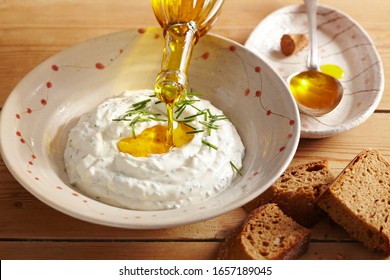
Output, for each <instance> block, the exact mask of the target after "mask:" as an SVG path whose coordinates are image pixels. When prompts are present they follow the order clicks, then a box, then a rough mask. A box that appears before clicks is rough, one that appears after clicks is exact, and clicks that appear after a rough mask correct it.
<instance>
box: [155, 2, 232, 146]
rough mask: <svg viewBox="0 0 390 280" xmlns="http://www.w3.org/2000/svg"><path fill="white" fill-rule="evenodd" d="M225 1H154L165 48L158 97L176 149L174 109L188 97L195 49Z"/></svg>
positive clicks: (158, 81) (156, 86)
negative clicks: (162, 105)
mask: <svg viewBox="0 0 390 280" xmlns="http://www.w3.org/2000/svg"><path fill="white" fill-rule="evenodd" d="M223 1H224V0H152V7H153V11H154V14H155V16H156V18H157V20H158V22H159V24H160V25H161V26H162V28H163V29H164V38H165V46H164V50H163V57H162V63H161V70H160V72H159V73H158V75H157V79H156V84H155V88H154V91H155V94H156V96H157V97H158V98H159V99H160V100H161V101H163V102H164V103H165V104H166V106H167V114H168V128H167V134H166V142H167V143H166V144H167V145H169V146H173V106H174V104H175V102H177V101H179V100H182V99H184V98H185V97H186V94H187V86H188V68H189V64H190V60H191V55H192V50H193V48H194V46H195V44H196V43H197V41H198V40H199V38H200V37H202V36H203V35H205V34H206V33H207V32H208V31H209V30H210V28H211V26H212V25H213V23H214V22H215V21H216V19H217V18H218V15H219V11H220V9H221V6H222V4H223Z"/></svg>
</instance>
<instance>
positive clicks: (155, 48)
mask: <svg viewBox="0 0 390 280" xmlns="http://www.w3.org/2000/svg"><path fill="white" fill-rule="evenodd" d="M162 47H163V38H162V35H161V31H160V29H159V28H150V29H141V30H130V31H124V32H119V33H114V34H109V35H106V36H103V37H98V38H95V39H92V40H89V41H86V42H83V43H80V44H78V45H76V46H74V47H71V48H69V49H66V50H64V51H62V52H61V53H58V54H57V55H55V56H53V57H51V58H50V59H48V60H47V61H45V62H43V63H42V64H41V65H39V66H38V67H36V68H35V69H34V70H33V71H31V72H30V73H29V74H28V75H27V76H26V77H25V78H24V79H23V80H22V81H21V82H20V83H19V84H18V85H17V87H16V88H15V89H14V91H13V92H12V93H11V94H10V96H9V98H8V100H7V102H6V104H5V105H4V107H3V110H2V116H1V130H0V132H1V153H2V157H3V159H4V161H5V163H6V165H7V167H8V168H9V170H10V172H11V173H12V174H13V176H14V177H15V178H16V179H17V180H18V181H19V182H20V183H21V184H22V185H23V186H24V187H25V188H26V189H27V190H28V191H29V192H31V193H32V194H33V195H34V196H36V197H37V198H38V199H40V200H41V201H43V202H44V203H46V204H48V205H50V206H51V207H53V208H55V209H57V210H59V211H61V212H64V213H66V214H68V215H70V216H73V217H76V218H79V219H81V220H85V221H89V222H93V223H98V224H104V225H110V226H117V227H124V228H140V229H141V228H163V227H170V226H175V225H180V224H186V223H192V222H197V221H201V220H205V219H208V218H211V217H214V216H217V215H220V214H223V213H225V212H227V211H230V210H233V209H235V208H237V207H240V206H242V205H243V204H245V203H246V202H249V201H250V200H251V199H253V198H255V197H256V196H258V195H259V194H260V193H262V192H263V191H264V190H266V189H267V188H268V187H269V186H270V185H271V184H272V183H273V182H274V181H275V180H276V179H277V178H278V177H279V176H280V175H281V174H282V172H283V171H284V170H285V169H286V167H287V166H288V164H289V163H290V161H291V159H292V158H293V156H294V154H295V151H296V148H297V145H298V141H299V137H300V130H299V128H300V122H299V114H298V110H297V108H296V105H295V102H294V100H293V98H292V96H291V95H290V93H289V91H288V89H287V87H286V86H285V84H284V83H283V81H282V79H281V78H280V77H279V76H278V75H277V74H276V73H275V72H274V71H273V70H272V69H271V68H270V67H269V66H268V65H267V64H266V63H264V61H262V60H261V59H260V58H259V57H257V56H256V55H254V54H253V53H252V52H250V51H248V50H247V49H246V48H244V47H243V46H241V45H239V44H237V43H235V42H233V41H230V40H227V39H224V38H221V37H218V36H215V35H207V36H205V37H203V38H202V39H201V40H200V41H199V43H198V45H197V46H196V48H195V52H194V54H193V59H192V62H191V66H190V77H189V79H190V88H191V90H193V91H196V92H201V93H203V94H204V95H203V98H205V99H209V100H210V101H211V102H212V103H213V104H214V105H216V106H217V107H219V108H220V109H222V110H223V111H224V113H225V114H226V115H227V116H228V117H229V118H230V119H231V121H232V122H233V123H234V125H235V126H236V128H237V130H238V132H239V134H240V136H241V138H242V140H243V142H244V145H245V146H246V156H245V158H244V162H243V168H242V173H243V176H238V177H237V178H236V179H235V181H234V182H233V184H232V185H231V186H230V187H229V188H228V189H227V190H226V191H224V192H222V193H221V194H220V195H218V196H216V197H213V198H211V199H209V200H208V201H205V202H203V203H199V204H195V205H192V206H188V207H183V208H179V209H174V210H164V211H134V210H127V209H121V208H117V207H113V206H110V205H107V204H104V203H101V202H98V201H96V200H93V199H91V198H90V197H88V196H86V195H84V194H82V193H81V192H79V191H78V190H77V189H75V188H74V187H72V186H71V185H70V184H69V182H68V179H67V175H66V173H65V171H64V164H63V150H64V146H65V143H66V139H67V134H68V132H69V129H70V128H71V127H72V126H73V125H74V124H75V122H76V121H77V120H78V118H79V117H80V116H81V115H82V114H83V113H85V112H87V111H89V110H91V109H93V108H94V107H95V106H96V105H98V104H99V103H101V102H102V101H103V100H104V99H106V98H108V97H111V96H113V95H117V94H119V93H121V92H123V91H125V90H132V89H144V88H152V87H153V85H154V80H155V77H156V74H157V72H158V70H159V66H160V62H161V52H162Z"/></svg>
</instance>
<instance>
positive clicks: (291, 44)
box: [280, 34, 308, 56]
mask: <svg viewBox="0 0 390 280" xmlns="http://www.w3.org/2000/svg"><path fill="white" fill-rule="evenodd" d="M307 45H308V39H307V36H306V35H305V34H284V35H283V36H282V38H281V40H280V50H281V51H282V53H283V54H284V55H285V56H290V55H292V54H295V53H297V52H299V51H300V50H302V49H303V48H305V47H306V46H307Z"/></svg>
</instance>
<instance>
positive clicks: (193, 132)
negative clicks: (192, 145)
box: [186, 129, 204, 134]
mask: <svg viewBox="0 0 390 280" xmlns="http://www.w3.org/2000/svg"><path fill="white" fill-rule="evenodd" d="M200 132H204V130H203V129H198V130H193V131H187V132H186V134H195V133H200Z"/></svg>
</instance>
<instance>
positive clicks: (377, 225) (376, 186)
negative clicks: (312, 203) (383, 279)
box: [318, 149, 390, 254]
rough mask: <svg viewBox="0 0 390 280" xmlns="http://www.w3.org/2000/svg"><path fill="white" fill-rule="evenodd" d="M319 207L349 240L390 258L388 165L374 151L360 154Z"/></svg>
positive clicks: (337, 179)
mask: <svg viewBox="0 0 390 280" xmlns="http://www.w3.org/2000/svg"><path fill="white" fill-rule="evenodd" d="M318 205H319V206H320V207H321V208H322V209H324V211H326V212H327V213H328V214H329V216H330V217H331V218H332V220H334V221H335V222H336V223H337V224H339V225H341V226H342V227H343V228H344V229H345V230H346V231H347V232H348V233H349V234H350V235H351V237H354V238H356V239H357V240H360V241H361V242H363V243H364V245H365V246H366V247H368V248H369V249H371V250H383V251H384V252H386V253H388V254H390V217H389V216H390V163H389V162H388V161H387V160H386V159H385V158H384V157H383V156H382V155H381V154H380V153H379V152H378V151H377V150H374V149H368V150H364V151H362V152H361V153H359V154H358V155H357V156H356V158H355V159H354V160H352V161H351V162H350V163H349V164H348V166H347V167H346V168H345V169H344V170H343V171H342V172H341V173H340V175H339V176H338V177H337V178H336V180H335V181H334V183H333V184H332V185H331V186H330V187H329V189H328V190H327V191H326V192H325V193H324V194H323V195H321V196H320V198H319V200H318Z"/></svg>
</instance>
